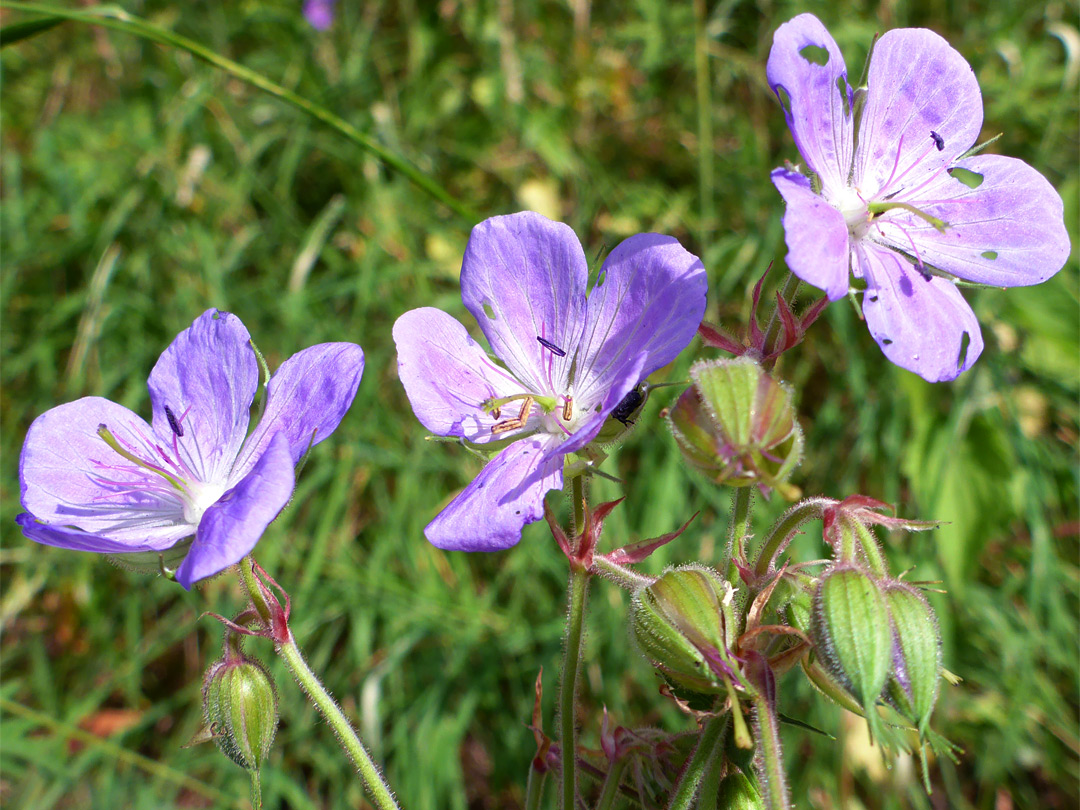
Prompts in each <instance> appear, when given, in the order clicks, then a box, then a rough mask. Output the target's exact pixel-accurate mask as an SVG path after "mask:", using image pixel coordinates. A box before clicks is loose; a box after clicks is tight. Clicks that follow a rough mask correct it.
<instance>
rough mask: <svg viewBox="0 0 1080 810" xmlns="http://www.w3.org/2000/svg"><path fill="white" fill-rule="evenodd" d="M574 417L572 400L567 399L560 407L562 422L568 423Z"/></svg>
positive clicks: (571, 398)
mask: <svg viewBox="0 0 1080 810" xmlns="http://www.w3.org/2000/svg"><path fill="white" fill-rule="evenodd" d="M573 416H574V398H573V397H567V398H566V401H565V402H564V403H563V406H562V418H563V421H564V422H569V421H570V420H571V419H572V418H573Z"/></svg>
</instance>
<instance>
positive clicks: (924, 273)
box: [915, 262, 934, 281]
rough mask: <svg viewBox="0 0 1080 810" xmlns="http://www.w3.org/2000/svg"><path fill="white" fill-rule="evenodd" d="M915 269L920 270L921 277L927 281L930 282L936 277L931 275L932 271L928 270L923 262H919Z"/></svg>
mask: <svg viewBox="0 0 1080 810" xmlns="http://www.w3.org/2000/svg"><path fill="white" fill-rule="evenodd" d="M915 269H916V270H918V271H919V275H920V276H922V277H923V278H925V279H926V280H927V281H929V280H930V279H932V278H933V277H934V276H933V275H932V274H931V273H930V271H929V270H927V269H926V265H925V264H923V263H922V262H919V263H918V264H916V265H915Z"/></svg>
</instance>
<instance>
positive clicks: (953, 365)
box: [858, 245, 983, 382]
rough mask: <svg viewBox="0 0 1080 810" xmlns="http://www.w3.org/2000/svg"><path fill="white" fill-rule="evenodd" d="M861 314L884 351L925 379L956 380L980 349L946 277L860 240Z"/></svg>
mask: <svg viewBox="0 0 1080 810" xmlns="http://www.w3.org/2000/svg"><path fill="white" fill-rule="evenodd" d="M858 255H859V262H860V263H861V265H862V268H863V272H864V274H865V277H866V282H867V286H866V292H865V293H864V295H863V314H864V315H865V317H866V325H867V326H868V327H869V328H870V334H871V335H872V336H873V338H874V340H875V341H877V343H878V345H879V346H881V350H882V351H883V352H884V353H885V356H886V357H888V358H889V360H890V361H891V362H893V363H895V364H896V365H898V366H900V367H901V368H905V369H907V370H908V371H913V372H915V373H916V374H918V375H919V376H920V377H922V378H923V379H924V380H927V381H928V382H942V381H946V380H953V379H956V377H958V376H959V375H960V374H961V373H963V372H964V371H967V370H968V369H969V368H971V366H972V364H974V362H975V360H976V359H977V358H978V357H979V355H980V354H981V353H982V350H983V339H982V331H981V330H980V329H979V322H978V320H976V318H975V313H974V312H972V310H971V307H970V306H968V303H967V302H966V301H965V300H964V298H963V296H962V295H960V291H959V290H957V288H956V285H955V284H954V283H953V282H951V281H949V280H948V279H944V278H940V277H938V276H931V277H930V279H929V280H927V279H925V278H923V277H922V276H921V275H920V274H919V273H918V271H916V270H915V268H914V267H912V266H911V265H910V264H909V263H908V262H907V261H906V260H904V259H902V258H901V257H899V256H898V255H897V254H895V253H893V252H892V251H891V250H888V249H885V248H878V247H874V246H870V245H867V246H863V245H860V246H859V248H858Z"/></svg>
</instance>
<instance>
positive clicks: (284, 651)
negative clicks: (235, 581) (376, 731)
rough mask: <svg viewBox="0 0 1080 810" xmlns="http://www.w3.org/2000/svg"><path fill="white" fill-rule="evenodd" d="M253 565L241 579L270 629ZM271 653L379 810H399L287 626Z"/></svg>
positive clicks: (244, 567)
mask: <svg viewBox="0 0 1080 810" xmlns="http://www.w3.org/2000/svg"><path fill="white" fill-rule="evenodd" d="M253 563H254V561H253V560H252V558H251V557H250V556H249V557H247V558H245V559H244V560H242V561H241V562H240V578H241V580H242V581H243V583H244V587H245V588H246V589H247V592H248V594H249V595H250V597H251V602H252V604H253V605H254V607H255V611H256V612H257V613H258V614H259V617H260V618H261V619H262V620H263V622H264V623H265V624H266V625H267V626H268V627H269V626H271V622H272V621H274V617H275V614H276V613H277V611H276V610H275V609H274V608H273V607H272V606H271V605H270V604H269V602H268V601H267V599H266V597H265V595H264V586H263V585H262V583H260V582H259V580H258V578H257V577H256V575H255V571H254V569H253V567H252V566H253ZM274 649H275V650H276V651H277V653H278V655H279V656H281V660H282V661H284V662H285V666H286V667H288V668H289V671H290V672H291V673H292V674H293V677H294V678H296V682H297V683H298V684H300V688H301V689H303V690H304V692H305V693H307V696H308V697H309V698H311V701H312V702H313V703H314V704H315V708H317V709H318V710H319V713H320V714H322V716H323V717H324V718H326V721H327V722H328V723H329V724H330V727H331V728H332V729H333V730H334V734H335V735H336V736H337V738H338V742H339V743H341V747H342V748H343V749H344V750H345V753H346V754H348V756H349V759H351V760H352V762H353V765H355V766H356V769H357V771H358V772H359V774H360V779H361V780H362V781H363V783H364V788H365V789H366V790H367V792H368V795H369V796H370V797H371V798H372V800H373V801H374V803H375V806H376V807H377V808H378V810H400V808H399V806H398V803H397V801H395V799H394V795H393V793H392V792H391V790H390V788H389V786H388V785H387V784H386V782H385V780H384V779H383V777H382V775H381V774H380V773H379V768H378V766H377V765H376V764H375V761H374V760H373V759H372V758H371V755H370V754H369V753H368V752H367V749H366V748H364V744H363V743H362V742H361V741H360V737H359V736H358V735H357V733H356V729H354V728H353V727H352V724H351V723H350V722H349V720H348V718H347V717H346V716H345V713H344V712H343V711H342V710H341V707H340V706H338V704H337V702H336V701H335V700H334V698H333V697H331V696H330V693H329V692H327V691H326V687H324V686H323V685H322V683H321V682H320V681H319V679H318V677H317V676H316V675H315V673H314V672H312V671H311V667H309V666H308V663H307V661H305V660H304V656H303V654H302V653H301V652H300V647H299V646H298V645H297V644H296V640H295V639H294V638H293V635H292V632H291V631H290V630H289V629H288V627H287V626H286V627H285V633H284V638H275V643H274Z"/></svg>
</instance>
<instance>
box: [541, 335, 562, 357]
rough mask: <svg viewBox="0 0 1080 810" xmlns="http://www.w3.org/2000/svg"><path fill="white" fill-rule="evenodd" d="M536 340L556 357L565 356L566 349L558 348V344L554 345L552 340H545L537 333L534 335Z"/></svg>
mask: <svg viewBox="0 0 1080 810" xmlns="http://www.w3.org/2000/svg"><path fill="white" fill-rule="evenodd" d="M536 340H537V341H538V342H539V343H540V345H541V346H543V347H544V348H545V349H548V350H550V351H551V353H552V354H553V355H555V356H556V357H566V351H565V350H563V349H560V348H559V347H558V346H556V345H555V344H554V343H552V342H551V341H550V340H546V339H545V338H542V337H540V336H539V335H537V336H536Z"/></svg>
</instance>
